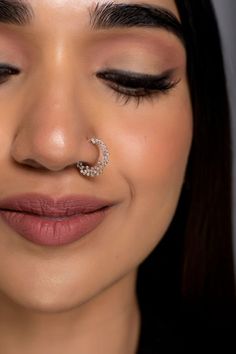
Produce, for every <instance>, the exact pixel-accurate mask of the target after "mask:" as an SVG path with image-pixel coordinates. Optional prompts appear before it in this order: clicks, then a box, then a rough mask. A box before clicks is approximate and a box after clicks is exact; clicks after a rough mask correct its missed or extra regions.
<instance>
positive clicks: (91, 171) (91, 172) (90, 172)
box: [76, 137, 109, 177]
mask: <svg viewBox="0 0 236 354" xmlns="http://www.w3.org/2000/svg"><path fill="white" fill-rule="evenodd" d="M89 142H91V143H92V144H94V145H97V146H98V147H99V150H101V152H102V155H103V158H102V160H99V161H98V162H97V163H96V165H94V166H88V165H86V164H84V162H83V161H79V162H77V164H76V167H77V168H78V169H79V170H80V173H81V174H82V175H83V176H88V177H96V176H99V175H101V174H102V173H103V170H104V168H105V167H106V165H107V164H108V162H109V151H108V149H107V147H106V145H105V144H104V142H103V141H102V140H100V139H97V138H95V137H93V138H91V139H89Z"/></svg>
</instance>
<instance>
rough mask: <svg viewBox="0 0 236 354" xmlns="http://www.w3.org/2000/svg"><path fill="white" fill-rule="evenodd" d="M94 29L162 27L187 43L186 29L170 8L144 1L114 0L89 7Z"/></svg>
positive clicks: (91, 23)
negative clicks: (124, 0)
mask: <svg viewBox="0 0 236 354" xmlns="http://www.w3.org/2000/svg"><path fill="white" fill-rule="evenodd" d="M89 13H90V25H91V27H92V29H109V28H114V27H149V28H162V29H165V30H167V31H169V32H172V33H173V34H175V35H176V36H177V37H178V39H180V40H181V42H182V43H183V44H185V40H184V31H183V28H182V25H181V23H180V22H179V20H178V19H177V17H176V16H175V15H174V14H173V13H172V12H171V11H169V10H167V9H165V8H163V7H159V6H153V5H149V4H143V3H135V4H125V3H114V2H112V1H110V2H107V3H103V4H99V3H97V4H96V6H95V7H94V8H93V9H89Z"/></svg>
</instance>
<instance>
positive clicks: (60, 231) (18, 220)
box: [0, 195, 112, 246]
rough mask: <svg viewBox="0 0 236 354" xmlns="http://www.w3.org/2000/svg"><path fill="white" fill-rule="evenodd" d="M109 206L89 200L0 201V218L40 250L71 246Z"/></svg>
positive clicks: (103, 216)
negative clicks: (40, 248) (47, 247)
mask: <svg viewBox="0 0 236 354" xmlns="http://www.w3.org/2000/svg"><path fill="white" fill-rule="evenodd" d="M111 207H112V204H111V203H110V202H107V201H104V200H100V199H95V198H92V197H79V198H78V197H75V196H74V197H70V198H68V197H67V198H63V199H62V198H61V199H60V200H57V201H55V200H52V198H50V197H46V198H45V197H42V196H40V197H39V196H37V197H35V196H34V197H32V195H31V196H30V197H29V196H27V197H25V196H24V197H21V198H19V197H18V198H13V199H12V198H11V199H9V198H8V199H7V200H6V199H5V200H4V201H0V218H2V220H3V221H4V222H5V223H6V224H7V225H8V226H9V227H10V228H11V229H12V230H14V231H15V232H16V233H17V234H18V235H20V236H22V237H23V238H25V239H26V240H28V241H30V242H33V243H35V244H38V245H42V246H62V245H67V244H70V243H72V242H75V241H77V240H79V239H81V238H82V237H84V236H85V235H87V234H89V233H90V232H92V231H93V230H95V229H96V228H97V227H98V225H99V224H101V223H102V221H103V220H104V218H105V217H106V215H107V213H108V211H109V210H110V209H111Z"/></svg>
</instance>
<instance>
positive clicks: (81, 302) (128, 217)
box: [0, 0, 192, 354]
mask: <svg viewBox="0 0 236 354" xmlns="http://www.w3.org/2000/svg"><path fill="white" fill-rule="evenodd" d="M103 2H104V1H97V3H103ZM114 2H115V3H116V2H118V1H114ZM123 2H124V3H136V2H137V3H138V1H123ZM141 2H142V3H147V4H153V5H160V6H163V7H164V8H166V9H169V10H170V11H172V13H173V14H175V15H176V16H177V17H178V12H177V9H176V7H175V4H174V1H168V0H162V1H161V0H153V1H150V0H146V1H145V0H142V1H141ZM28 3H29V4H31V6H32V8H33V10H34V13H35V15H34V19H33V21H32V23H31V24H29V25H26V26H17V25H12V24H0V63H2V62H4V63H8V64H11V65H14V66H16V67H17V68H19V69H20V74H19V75H17V76H11V77H9V80H8V81H7V82H5V83H3V84H1V85H0V112H1V129H0V141H1V151H0V169H1V174H0V196H1V198H5V197H8V196H12V195H17V194H21V193H28V192H38V193H43V194H48V195H50V196H55V197H61V196H64V195H67V194H72V193H75V194H83V195H94V196H97V197H101V198H105V199H108V200H110V201H112V202H114V203H115V206H114V207H113V209H112V210H111V212H110V213H109V215H107V217H106V219H105V220H104V222H103V223H102V224H101V225H99V227H98V228H97V229H96V230H94V231H93V232H92V233H90V234H89V235H87V236H86V237H84V238H83V239H81V240H79V241H77V242H75V243H73V244H70V245H67V246H64V247H56V248H50V247H42V246H37V245H35V244H33V243H31V242H29V241H27V240H25V239H23V238H22V237H21V236H19V235H18V234H17V233H15V232H14V231H13V230H12V229H10V228H9V227H8V226H7V225H6V224H5V223H4V221H3V220H2V219H1V218H0V311H1V316H0V352H1V353H4V354H15V353H17V354H32V353H34V354H42V353H44V354H49V353H50V354H64V353H67V354H77V353H83V354H95V353H96V354H100V353H101V354H124V353H125V354H134V353H135V350H136V346H137V342H138V338H139V331H140V313H139V309H138V306H137V299H136V294H135V283H136V276H137V268H138V266H139V264H140V263H141V262H142V261H143V260H144V259H145V258H146V257H147V256H148V255H149V254H150V252H151V251H152V250H153V249H154V247H155V246H156V245H157V244H158V243H159V241H160V240H161V238H162V237H163V235H164V233H165V231H166V229H167V227H168V225H169V224H170V221H171V219H172V217H173V215H174V212H175V209H176V206H177V202H178V198H179V195H180V191H181V187H182V185H183V182H184V175H185V169H186V165H187V160H188V155H189V151H190V147H191V141H192V109H191V102H190V95H189V89H188V83H187V76H186V52H185V49H184V47H183V45H182V43H181V41H180V40H179V39H178V38H177V37H176V36H175V35H174V34H172V33H170V32H167V31H165V30H163V29H159V30H158V29H147V28H146V29H144V28H130V29H127V28H126V29H124V28H123V29H109V30H100V31H96V30H91V29H90V28H89V17H88V7H90V6H92V5H94V1H90V0H86V1H80V0H40V1H38V0H28ZM104 68H116V69H120V70H130V71H135V72H138V73H146V74H153V75H154V74H161V73H163V72H164V71H166V70H169V69H174V80H178V81H179V82H178V84H177V85H176V86H175V87H174V88H173V89H171V90H170V91H169V92H168V93H166V94H162V93H160V94H159V95H156V96H155V97H153V98H152V100H145V99H143V100H142V101H141V102H140V103H139V105H137V103H135V101H134V100H132V99H131V100H130V101H129V102H127V103H126V104H125V103H124V101H122V100H120V99H118V98H117V96H116V93H115V91H113V89H112V88H110V87H109V86H108V85H107V83H106V82H104V81H103V80H101V79H99V78H97V77H96V76H95V75H94V73H96V72H98V71H99V70H102V69H104ZM91 136H96V137H98V138H100V139H102V140H103V141H104V142H105V143H106V145H107V146H108V149H109V152H110V162H109V164H108V166H107V167H106V168H105V170H104V173H103V175H101V176H99V177H97V178H94V179H89V178H86V177H83V176H81V175H80V174H79V173H78V170H77V169H76V167H75V163H76V162H77V161H79V160H83V161H87V162H89V163H95V162H96V160H97V149H96V148H95V147H94V146H93V145H92V144H89V143H88V142H87V138H89V137H91ZM157 286H158V284H157Z"/></svg>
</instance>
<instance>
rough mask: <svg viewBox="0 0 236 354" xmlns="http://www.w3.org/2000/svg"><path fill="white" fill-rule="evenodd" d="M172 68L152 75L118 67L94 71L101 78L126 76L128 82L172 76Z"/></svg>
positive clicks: (153, 80) (151, 80) (156, 79)
mask: <svg viewBox="0 0 236 354" xmlns="http://www.w3.org/2000/svg"><path fill="white" fill-rule="evenodd" d="M173 72H174V69H171V70H166V71H164V72H163V73H161V74H158V75H153V74H146V73H138V72H134V71H129V70H120V69H110V68H109V69H104V70H102V71H99V72H98V73H96V76H97V77H98V78H101V79H105V80H106V79H112V78H115V79H117V78H118V77H120V78H124V80H125V79H126V78H127V77H128V79H129V82H130V80H135V82H137V80H140V81H141V80H148V81H149V82H156V81H158V80H160V79H163V77H166V78H170V77H172V76H173Z"/></svg>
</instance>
